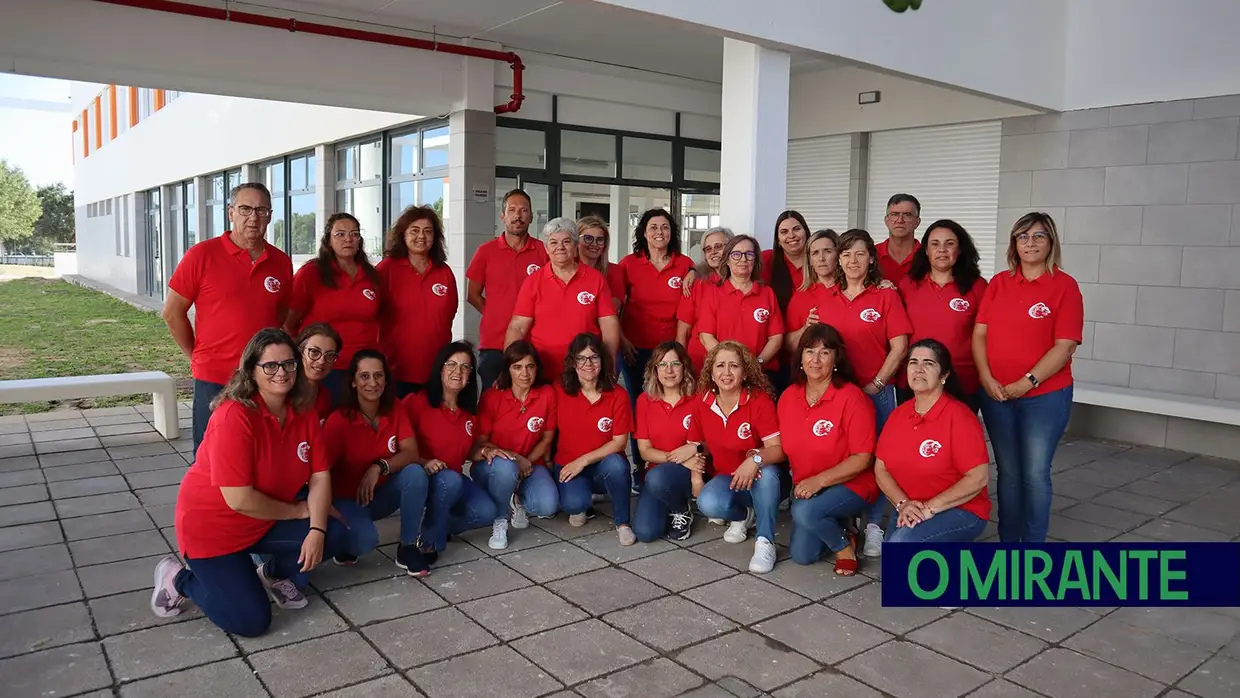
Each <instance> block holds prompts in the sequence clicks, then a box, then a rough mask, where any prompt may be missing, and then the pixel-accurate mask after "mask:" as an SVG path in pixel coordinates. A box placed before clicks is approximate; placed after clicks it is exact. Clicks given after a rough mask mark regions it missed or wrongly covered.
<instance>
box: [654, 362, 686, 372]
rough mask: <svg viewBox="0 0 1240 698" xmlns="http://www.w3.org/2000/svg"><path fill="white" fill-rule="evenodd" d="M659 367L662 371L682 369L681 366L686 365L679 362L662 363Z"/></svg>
mask: <svg viewBox="0 0 1240 698" xmlns="http://www.w3.org/2000/svg"><path fill="white" fill-rule="evenodd" d="M657 365H658V367H659V370H661V371H663V370H667V369H669V368H680V367H681V366H684V364H682V363H680V362H679V361H660V362H659V363H658V364H657Z"/></svg>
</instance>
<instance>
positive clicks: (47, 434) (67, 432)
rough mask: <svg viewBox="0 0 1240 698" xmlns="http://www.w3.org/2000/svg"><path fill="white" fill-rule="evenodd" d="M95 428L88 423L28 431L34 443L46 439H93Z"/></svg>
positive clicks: (42, 441)
mask: <svg viewBox="0 0 1240 698" xmlns="http://www.w3.org/2000/svg"><path fill="white" fill-rule="evenodd" d="M94 437H95V430H94V429H91V428H90V425H89V424H86V425H85V426H82V427H77V428H74V429H35V430H31V432H30V440H31V441H33V442H34V443H36V444H38V443H46V442H48V441H72V440H74V439H93V438H94Z"/></svg>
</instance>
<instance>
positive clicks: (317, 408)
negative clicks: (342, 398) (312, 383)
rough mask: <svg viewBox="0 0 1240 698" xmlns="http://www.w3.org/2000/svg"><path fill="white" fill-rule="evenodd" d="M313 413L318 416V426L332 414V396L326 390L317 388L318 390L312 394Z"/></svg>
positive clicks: (321, 387) (320, 387)
mask: <svg viewBox="0 0 1240 698" xmlns="http://www.w3.org/2000/svg"><path fill="white" fill-rule="evenodd" d="M314 413H315V414H317V415H318V416H319V425H320V426H322V425H323V424H324V423H325V422H326V421H327V418H328V417H330V416H331V413H332V394H331V393H329V392H327V388H324V387H323V386H321V385H320V386H319V390H318V392H317V393H315V394H314Z"/></svg>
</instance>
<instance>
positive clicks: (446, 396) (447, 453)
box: [404, 341, 507, 564]
mask: <svg viewBox="0 0 1240 698" xmlns="http://www.w3.org/2000/svg"><path fill="white" fill-rule="evenodd" d="M474 363H475V359H474V346H473V345H472V344H470V343H469V342H465V341H458V342H452V343H451V344H448V345H447V346H445V347H443V348H442V349H440V350H439V354H438V355H437V356H436V357H435V363H434V365H433V370H432V371H431V377H430V380H429V381H428V382H427V384H426V389H425V390H423V391H422V392H420V393H413V394H412V395H409V396H408V397H406V398H405V400H404V405H405V409H406V410H408V412H409V417H410V419H411V420H412V422H413V428H414V431H415V432H417V435H418V451H419V454H420V455H421V456H422V457H423V458H424V459H426V460H425V461H424V464H423V466H422V467H423V468H425V469H426V473H427V475H429V476H430V495H429V496H428V497H427V501H426V520H425V521H424V522H423V523H422V543H423V548H422V549H423V552H424V553H425V554H426V555H429V556H430V562H431V563H432V564H434V561H435V559H436V558H438V557H439V553H442V552H443V551H444V548H446V547H447V546H448V535H449V534H452V535H456V534H460V533H464V532H465V531H471V530H473V529H475V528H482V527H484V526H486V525H488V524H490V523H492V522H493V521H494V520H495V518H496V506H495V503H494V502H492V501H491V497H490V495H489V494H488V493H487V491H486V490H485V489H483V488H482V487H480V486H479V485H478V484H477V483H475V482H474V481H473V480H471V479H469V478H467V477H465V476H464V475H463V473H464V471H465V463H466V462H470V461H478V460H481V459H482V454H481V453H480V452H479V448H478V430H477V428H476V425H477V423H478V422H477V420H476V418H475V415H476V414H477V413H478V377H477V374H476V373H475V372H474ZM505 503H507V502H505Z"/></svg>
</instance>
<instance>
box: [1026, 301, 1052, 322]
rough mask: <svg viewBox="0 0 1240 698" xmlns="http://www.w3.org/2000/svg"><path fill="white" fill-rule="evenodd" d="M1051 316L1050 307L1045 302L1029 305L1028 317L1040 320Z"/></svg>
mask: <svg viewBox="0 0 1240 698" xmlns="http://www.w3.org/2000/svg"><path fill="white" fill-rule="evenodd" d="M1050 316H1051V309H1050V308H1048V307H1047V305H1046V304H1045V303H1034V304H1033V305H1031V306H1029V317H1031V318H1033V319H1034V320H1041V319H1042V318H1048V317H1050Z"/></svg>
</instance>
